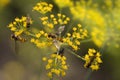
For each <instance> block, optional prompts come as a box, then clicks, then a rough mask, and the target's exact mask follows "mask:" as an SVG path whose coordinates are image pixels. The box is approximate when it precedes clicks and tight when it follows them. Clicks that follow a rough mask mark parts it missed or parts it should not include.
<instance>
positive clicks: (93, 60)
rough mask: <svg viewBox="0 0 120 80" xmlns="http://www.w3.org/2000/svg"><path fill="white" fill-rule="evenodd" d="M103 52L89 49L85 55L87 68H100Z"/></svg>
mask: <svg viewBox="0 0 120 80" xmlns="http://www.w3.org/2000/svg"><path fill="white" fill-rule="evenodd" d="M100 57H101V54H100V53H99V52H97V51H96V50H95V49H89V50H88V54H86V55H85V57H84V60H85V64H84V67H85V68H91V69H92V70H98V69H99V66H100V64H101V63H102V60H101V58H100Z"/></svg>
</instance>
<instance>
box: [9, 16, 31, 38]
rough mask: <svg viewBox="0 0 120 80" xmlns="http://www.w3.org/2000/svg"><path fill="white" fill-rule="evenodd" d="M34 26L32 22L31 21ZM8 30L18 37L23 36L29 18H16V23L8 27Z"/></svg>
mask: <svg viewBox="0 0 120 80" xmlns="http://www.w3.org/2000/svg"><path fill="white" fill-rule="evenodd" d="M30 24H32V20H30ZM8 28H10V30H11V31H12V32H13V33H14V34H15V35H16V36H19V35H21V34H22V33H23V32H24V31H25V30H26V29H27V17H25V16H22V18H21V19H20V18H15V21H13V22H12V23H10V24H9V25H8Z"/></svg>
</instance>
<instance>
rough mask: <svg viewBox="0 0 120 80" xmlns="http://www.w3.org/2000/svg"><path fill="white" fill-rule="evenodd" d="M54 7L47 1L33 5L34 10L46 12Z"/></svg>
mask: <svg viewBox="0 0 120 80" xmlns="http://www.w3.org/2000/svg"><path fill="white" fill-rule="evenodd" d="M52 8H53V5H52V4H48V3H46V2H39V3H37V4H36V5H35V6H34V7H33V10H35V11H38V12H40V13H42V14H45V13H47V12H51V10H52Z"/></svg>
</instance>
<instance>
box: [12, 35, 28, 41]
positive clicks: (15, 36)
mask: <svg viewBox="0 0 120 80" xmlns="http://www.w3.org/2000/svg"><path fill="white" fill-rule="evenodd" d="M11 39H13V40H15V41H20V42H25V41H26V39H24V38H22V37H20V36H17V35H15V34H12V35H11Z"/></svg>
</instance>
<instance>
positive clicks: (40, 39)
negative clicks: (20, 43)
mask: <svg viewBox="0 0 120 80" xmlns="http://www.w3.org/2000/svg"><path fill="white" fill-rule="evenodd" d="M34 37H35V38H32V39H31V42H32V43H34V44H35V45H36V46H37V47H39V48H43V47H46V46H50V45H52V40H51V39H49V38H48V34H47V33H46V32H44V31H43V30H40V31H39V33H36V34H35V36H34Z"/></svg>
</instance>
